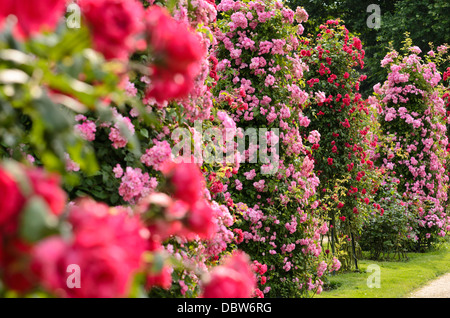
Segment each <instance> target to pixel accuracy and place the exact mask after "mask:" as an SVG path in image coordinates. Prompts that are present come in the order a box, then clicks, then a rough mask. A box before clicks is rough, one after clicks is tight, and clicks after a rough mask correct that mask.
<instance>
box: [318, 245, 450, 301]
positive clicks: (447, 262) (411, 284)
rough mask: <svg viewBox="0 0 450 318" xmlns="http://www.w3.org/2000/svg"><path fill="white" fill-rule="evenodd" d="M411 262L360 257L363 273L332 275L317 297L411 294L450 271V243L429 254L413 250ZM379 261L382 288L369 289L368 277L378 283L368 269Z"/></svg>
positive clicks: (406, 295)
mask: <svg viewBox="0 0 450 318" xmlns="http://www.w3.org/2000/svg"><path fill="white" fill-rule="evenodd" d="M408 257H409V260H407V261H392V262H387V261H386V262H383V261H372V260H360V261H359V263H358V267H359V269H360V272H359V273H357V272H351V273H350V272H349V273H340V274H336V275H334V276H330V277H329V279H328V285H329V287H331V289H330V290H325V291H323V292H322V294H320V295H316V298H402V297H409V296H410V294H411V292H412V291H414V290H415V289H417V288H419V287H421V286H423V285H425V284H426V283H428V282H429V281H431V280H433V279H435V278H437V277H438V276H441V275H443V274H445V273H449V272H450V243H449V242H447V243H445V244H443V245H441V246H440V247H439V248H438V249H436V250H434V251H430V252H427V253H409V254H408ZM371 264H375V265H378V266H379V269H380V272H379V273H380V275H379V277H380V288H375V287H373V288H369V286H368V280H369V283H370V282H374V281H373V280H372V279H371V277H373V276H371V275H373V274H374V272H367V269H368V266H369V265H371Z"/></svg>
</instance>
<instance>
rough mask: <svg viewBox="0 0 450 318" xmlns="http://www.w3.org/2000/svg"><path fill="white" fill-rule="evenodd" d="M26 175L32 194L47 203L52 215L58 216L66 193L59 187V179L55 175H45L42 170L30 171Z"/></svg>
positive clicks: (62, 207) (65, 198)
mask: <svg viewBox="0 0 450 318" xmlns="http://www.w3.org/2000/svg"><path fill="white" fill-rule="evenodd" d="M26 173H27V176H28V178H29V179H30V182H31V185H32V187H33V191H34V193H35V194H36V195H38V196H40V197H42V198H43V199H44V201H45V202H47V204H48V206H49V208H50V211H51V212H52V213H53V214H54V215H60V214H61V213H62V212H63V210H64V207H65V205H66V200H67V194H66V192H64V190H63V189H61V187H60V177H59V176H58V175H56V174H50V173H47V172H45V170H43V169H32V170H28V171H27V172H26Z"/></svg>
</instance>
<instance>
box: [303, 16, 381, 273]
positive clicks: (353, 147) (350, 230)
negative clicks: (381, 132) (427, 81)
mask: <svg viewBox="0 0 450 318" xmlns="http://www.w3.org/2000/svg"><path fill="white" fill-rule="evenodd" d="M298 51H299V55H300V56H301V57H302V60H303V61H304V63H306V65H307V66H308V71H307V72H305V81H306V83H307V85H306V91H307V92H308V94H310V95H311V96H313V97H314V98H312V99H311V102H310V105H309V106H308V107H307V108H305V110H304V112H305V115H306V116H308V118H310V120H311V122H310V124H309V126H308V127H307V128H308V129H311V130H317V131H318V132H319V134H320V141H315V140H311V143H312V146H311V152H310V153H309V155H308V156H309V158H310V159H311V160H312V161H313V162H314V169H315V170H314V171H315V172H316V173H317V175H318V177H319V178H320V186H319V189H318V194H319V197H318V201H319V202H320V204H319V208H318V209H319V210H320V211H322V213H323V217H324V218H325V219H326V220H327V221H328V222H329V227H330V228H331V230H330V231H329V242H330V243H331V249H332V252H333V253H338V254H339V255H340V260H341V262H342V264H343V267H344V268H346V269H348V268H349V267H353V266H357V264H356V261H355V262H353V261H352V260H353V259H355V258H356V253H355V249H356V248H357V242H356V237H357V236H359V234H360V232H361V230H362V224H363V220H364V218H365V217H366V216H367V215H368V213H369V211H370V207H369V203H370V202H371V201H372V196H373V191H374V190H375V188H376V184H375V183H374V182H375V180H376V178H375V175H374V173H375V167H374V165H373V159H372V158H371V153H373V151H374V150H375V149H376V146H377V139H376V138H375V136H374V134H373V132H374V130H373V129H372V128H371V127H373V126H374V125H373V123H374V122H373V120H374V116H373V111H372V110H371V108H370V107H369V105H368V104H367V102H366V101H365V100H364V99H362V96H361V94H360V93H359V92H358V91H359V86H360V83H361V82H362V81H363V80H364V79H365V78H366V76H365V75H361V74H360V71H359V70H358V69H363V67H364V54H365V52H364V50H363V48H362V44H361V41H360V40H359V39H358V38H357V37H355V36H353V35H352V34H351V33H350V32H349V30H347V28H346V27H345V25H343V24H342V23H341V22H340V21H338V20H336V21H335V20H329V21H327V22H326V23H325V24H323V25H321V26H320V32H319V33H318V34H317V36H315V37H313V38H311V39H304V40H303V41H302V44H301V46H300V47H299V48H298ZM302 133H303V134H304V135H305V136H306V135H307V134H308V131H307V130H306V131H305V130H304V131H302ZM335 244H338V245H339V246H340V247H339V249H342V251H336V250H335V249H337V248H336V246H335ZM344 258H345V260H344Z"/></svg>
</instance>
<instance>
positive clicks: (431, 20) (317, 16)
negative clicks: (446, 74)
mask: <svg viewBox="0 0 450 318" xmlns="http://www.w3.org/2000/svg"><path fill="white" fill-rule="evenodd" d="M287 4H288V5H289V6H290V7H291V8H296V7H297V6H303V7H304V8H305V10H306V11H307V12H308V13H309V14H310V16H311V19H309V21H308V23H307V24H305V32H306V33H314V32H317V31H318V27H319V26H320V24H322V23H325V22H326V21H327V20H328V19H335V18H340V19H341V20H343V21H344V23H345V25H346V26H347V28H348V29H349V31H350V32H353V33H356V32H358V33H359V35H360V38H361V40H362V42H363V45H364V48H365V51H366V57H365V69H364V70H363V72H364V73H365V74H367V76H368V78H367V80H366V81H365V83H363V84H362V85H361V93H362V95H363V96H364V97H367V96H368V95H370V94H371V90H372V87H373V85H375V84H376V83H378V82H382V81H383V79H384V78H385V77H386V75H387V73H386V72H385V70H384V69H383V68H382V67H381V66H380V61H381V60H382V59H383V57H384V56H385V55H386V54H387V53H388V52H389V51H390V50H389V49H388V46H389V42H392V45H393V48H394V49H396V50H399V49H400V48H401V47H402V40H403V38H404V33H405V32H410V34H411V35H410V37H411V39H412V41H413V43H415V44H416V45H417V46H419V47H420V48H421V49H422V50H423V51H424V52H427V51H428V49H429V42H433V43H434V47H437V46H439V45H442V44H445V43H449V42H450V35H449V33H448V30H446V27H447V26H448V25H450V15H449V12H450V4H449V2H448V1H446V0H433V1H425V0H414V1H411V0H400V1H399V0H394V1H385V0H378V1H375V0H370V1H357V0H342V1H331V0H326V1H317V0H309V1H299V0H291V1H288V2H287ZM371 4H376V5H379V6H380V11H381V27H380V28H379V29H375V28H369V27H368V26H367V20H368V19H369V18H370V15H371V14H372V12H367V8H368V6H369V5H371ZM440 71H441V72H443V70H442V69H441V70H440Z"/></svg>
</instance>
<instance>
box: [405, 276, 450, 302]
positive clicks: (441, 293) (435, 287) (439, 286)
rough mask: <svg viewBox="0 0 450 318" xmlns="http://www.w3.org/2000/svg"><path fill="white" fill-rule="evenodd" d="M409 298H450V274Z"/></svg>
mask: <svg viewBox="0 0 450 318" xmlns="http://www.w3.org/2000/svg"><path fill="white" fill-rule="evenodd" d="M409 298H450V273H448V274H445V275H443V276H440V277H439V278H437V279H435V280H433V281H431V282H430V283H429V284H427V285H426V286H424V287H422V288H420V289H418V290H416V291H414V292H412V293H411V295H410V296H409Z"/></svg>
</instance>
